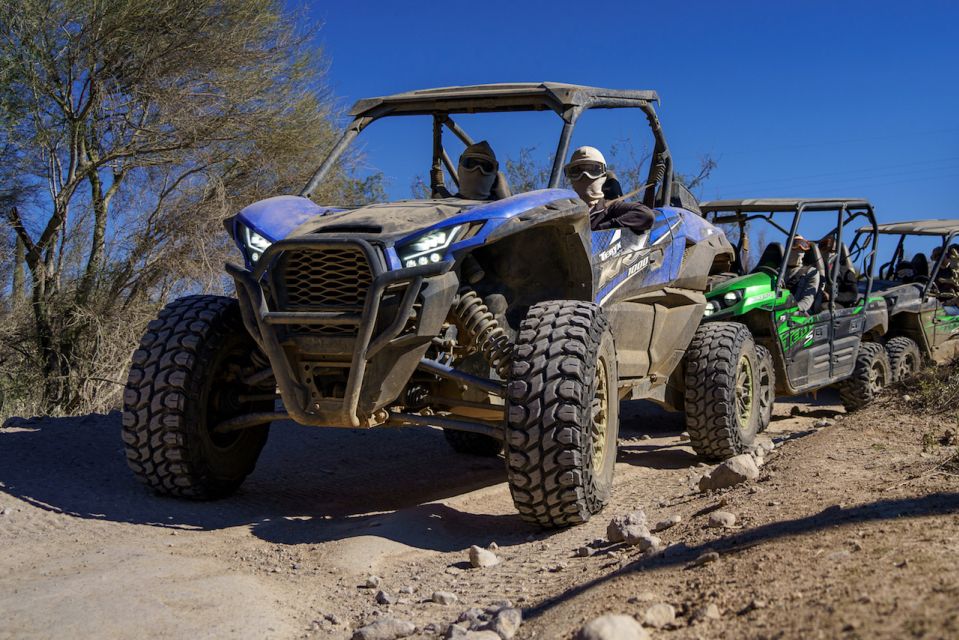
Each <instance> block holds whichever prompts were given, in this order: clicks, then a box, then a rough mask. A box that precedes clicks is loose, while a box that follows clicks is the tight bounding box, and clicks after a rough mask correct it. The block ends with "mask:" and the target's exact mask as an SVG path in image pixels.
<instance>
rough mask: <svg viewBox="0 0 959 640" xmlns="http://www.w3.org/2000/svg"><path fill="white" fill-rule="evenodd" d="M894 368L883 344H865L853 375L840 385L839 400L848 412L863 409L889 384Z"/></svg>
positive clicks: (860, 349)
mask: <svg viewBox="0 0 959 640" xmlns="http://www.w3.org/2000/svg"><path fill="white" fill-rule="evenodd" d="M891 379H892V368H891V367H890V366H889V357H888V356H886V350H885V349H884V348H883V346H882V345H881V344H878V343H876V342H863V343H862V344H861V345H860V347H859V355H858V356H856V366H855V367H854V368H853V371H852V375H850V376H849V377H848V378H846V379H845V380H843V381H842V382H840V383H839V385H838V386H839V399H840V400H842V405H843V406H844V407H845V408H846V411H856V410H858V409H862V408H863V407H865V406H866V405H868V404H869V403H870V402H872V401H873V400H874V399H875V398H876V396H878V395H879V393H880V392H881V391H882V390H883V388H884V387H885V386H886V385H887V384H889V382H890V380H891Z"/></svg>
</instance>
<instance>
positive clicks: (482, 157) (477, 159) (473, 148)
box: [456, 140, 499, 200]
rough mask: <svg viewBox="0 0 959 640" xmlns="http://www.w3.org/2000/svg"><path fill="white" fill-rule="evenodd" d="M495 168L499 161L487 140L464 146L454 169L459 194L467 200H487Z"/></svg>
mask: <svg viewBox="0 0 959 640" xmlns="http://www.w3.org/2000/svg"><path fill="white" fill-rule="evenodd" d="M497 169H499V163H498V162H497V161H496V155H495V154H494V153H493V148H492V147H490V146H489V143H488V142H486V141H485V140H483V141H481V142H477V143H475V144H471V145H470V146H468V147H466V150H465V151H463V155H461V156H460V162H459V166H458V167H457V169H456V176H457V177H458V178H459V181H460V189H459V191H460V195H461V196H463V197H464V198H466V199H467V200H489V197H490V191H491V190H492V188H493V182H495V181H496V171H497Z"/></svg>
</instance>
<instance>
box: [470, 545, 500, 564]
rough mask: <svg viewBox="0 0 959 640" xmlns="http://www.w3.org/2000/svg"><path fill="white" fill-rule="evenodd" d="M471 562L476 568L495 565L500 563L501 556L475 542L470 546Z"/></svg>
mask: <svg viewBox="0 0 959 640" xmlns="http://www.w3.org/2000/svg"><path fill="white" fill-rule="evenodd" d="M470 564H471V565H473V567H475V568H486V567H493V566H496V565H498V564H499V558H498V557H497V556H496V554H495V553H493V552H492V551H489V550H488V549H484V548H483V547H478V546H476V545H475V544H474V545H473V546H472V547H470Z"/></svg>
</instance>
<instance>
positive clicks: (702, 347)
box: [685, 322, 775, 460]
mask: <svg viewBox="0 0 959 640" xmlns="http://www.w3.org/2000/svg"><path fill="white" fill-rule="evenodd" d="M760 365H761V363H760V359H759V357H758V355H757V353H756V346H755V343H754V342H753V338H752V335H750V333H749V329H747V328H746V326H745V325H742V324H739V323H736V322H710V323H708V324H704V325H701V326H700V327H699V329H697V330H696V334H695V335H694V336H693V340H692V342H690V344H689V348H688V349H687V350H686V398H685V400H686V402H685V408H686V431H688V432H689V440H690V444H691V445H692V447H693V449H694V450H695V451H696V453H697V454H698V455H699V456H701V457H703V458H705V459H707V460H725V459H726V458H731V457H733V456H736V455H739V454H741V453H746V452H747V451H749V447H750V445H751V444H752V443H753V440H754V439H755V438H756V434H757V433H758V432H759V429H760V425H761V423H762V420H763V416H764V414H765V413H767V412H770V411H772V404H771V398H770V399H767V403H768V406H764V405H763V398H762V394H761V393H760V387H761V383H760V380H761V379H762V376H761V372H762V368H761V366H760ZM767 373H768V372H767ZM767 377H768V376H767ZM769 381H772V379H771V378H769ZM772 382H773V384H775V382H774V381H772ZM767 384H768V381H767Z"/></svg>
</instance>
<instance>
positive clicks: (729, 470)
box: [699, 453, 759, 491]
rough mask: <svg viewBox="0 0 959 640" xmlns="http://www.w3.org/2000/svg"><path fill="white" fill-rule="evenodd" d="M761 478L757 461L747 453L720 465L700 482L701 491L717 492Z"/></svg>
mask: <svg viewBox="0 0 959 640" xmlns="http://www.w3.org/2000/svg"><path fill="white" fill-rule="evenodd" d="M758 477H759V467H757V466H756V461H755V460H753V457H752V456H751V455H749V454H747V453H744V454H741V455H738V456H736V457H734V458H730V459H729V460H726V461H725V462H723V463H722V464H720V465H718V466H717V467H716V468H715V469H713V470H712V472H711V473H710V474H709V475H705V476H703V477H702V478H700V480H699V490H700V491H715V490H717V489H725V488H726V487H733V486H735V485H737V484H741V483H743V482H748V481H749V480H755V479H756V478H758Z"/></svg>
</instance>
